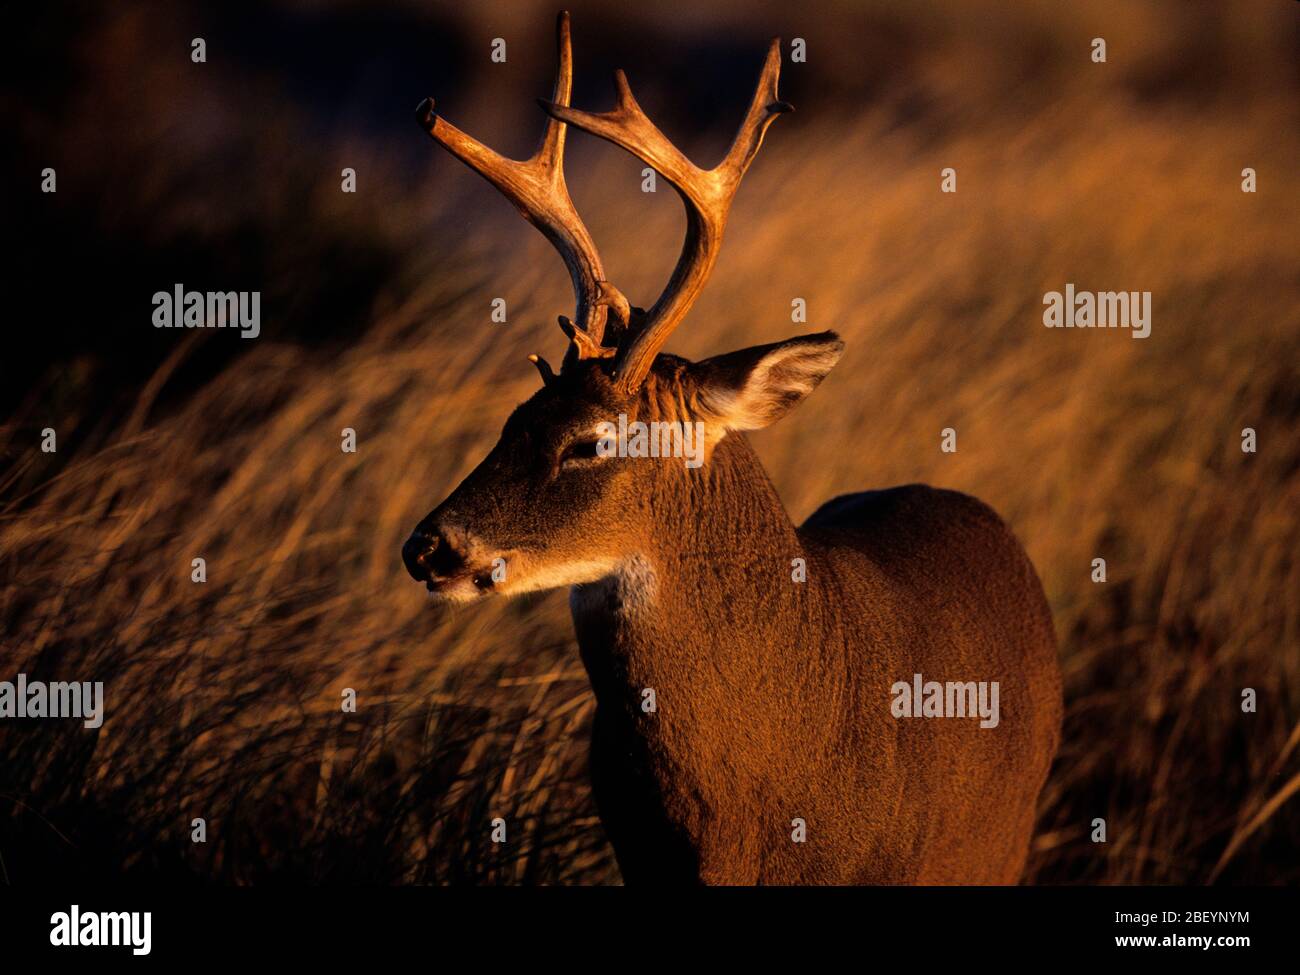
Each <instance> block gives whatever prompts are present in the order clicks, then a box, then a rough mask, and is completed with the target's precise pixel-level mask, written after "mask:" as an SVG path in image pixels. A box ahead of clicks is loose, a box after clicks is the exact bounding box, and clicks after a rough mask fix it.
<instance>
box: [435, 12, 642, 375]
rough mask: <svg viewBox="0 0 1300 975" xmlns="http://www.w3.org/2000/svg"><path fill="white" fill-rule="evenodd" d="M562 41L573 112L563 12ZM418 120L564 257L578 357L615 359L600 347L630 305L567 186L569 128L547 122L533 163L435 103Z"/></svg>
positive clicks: (561, 100)
mask: <svg viewBox="0 0 1300 975" xmlns="http://www.w3.org/2000/svg"><path fill="white" fill-rule="evenodd" d="M556 40H557V44H558V47H559V55H560V65H559V71H558V72H557V74H556V78H555V92H554V94H553V95H552V104H555V105H557V106H567V105H568V104H569V95H570V92H571V90H572V88H573V51H572V48H571V45H570V41H569V14H568V11H565V12H563V13H561V14H560V16H559V19H558V20H557V22H556ZM415 114H416V119H417V120H418V121H419V123H420V125H421V126H423V127H424V129H425V131H427V132H428V133H429V135H431V136H433V138H434V139H435V140H436V141H437V142H438V143H440V144H441V145H442V146H443V148H445V149H446V150H447V151H448V152H450V153H451V154H452V155H453V156H455V157H456V158H457V159H459V160H460V161H461V162H463V163H464V164H465V165H466V166H468V167H469V168H470V169H472V170H474V172H476V173H478V174H479V175H480V176H482V177H483V178H484V179H486V180H487V181H488V182H489V183H491V184H492V185H493V186H495V187H496V188H497V189H498V190H500V191H501V192H502V193H503V194H504V195H505V196H506V198H507V199H509V200H510V202H511V203H513V204H514V205H515V207H516V208H517V209H518V210H519V212H520V214H522V215H523V217H524V219H525V220H527V221H528V222H529V223H531V224H532V225H533V226H534V227H536V228H537V229H538V230H540V231H541V232H542V233H543V234H545V235H546V238H547V240H549V241H550V242H551V243H552V244H553V245H554V246H555V248H556V250H558V251H559V252H560V256H561V257H563V258H564V263H565V266H566V267H567V268H568V269H569V277H570V278H571V279H572V280H573V291H574V295H575V297H576V299H577V308H576V311H575V313H574V318H575V320H576V324H575V323H574V322H570V321H569V319H567V318H565V317H563V316H561V318H560V326H561V328H563V329H564V331H565V334H566V335H568V336H569V338H570V340H571V341H572V343H573V349H574V351H575V352H576V354H577V357H578V358H579V359H587V358H605V357H608V356H612V355H613V354H614V350H613V349H610V348H606V347H604V346H603V345H602V340H603V338H604V334H605V323H606V319H607V314H608V310H609V309H613V311H614V315H615V318H617V319H618V321H619V324H620V326H622V325H626V324H627V321H628V317H629V315H630V310H629V308H628V303H627V299H626V298H624V297H623V295H622V293H621V292H620V291H619V290H618V289H617V288H615V287H614V286H613V285H612V284H610V283H609V282H608V281H606V280H605V271H604V268H603V267H602V266H601V263H600V255H599V254H597V253H596V245H595V244H594V243H593V242H592V239H591V234H589V233H588V232H587V228H586V226H585V225H584V224H583V222H582V218H581V217H579V216H578V212H577V210H575V209H574V208H573V201H572V200H571V199H570V198H569V190H568V187H566V186H565V183H564V135H565V126H564V122H563V121H562V120H560V119H556V118H550V119H548V120H547V123H546V133H545V135H543V136H542V142H541V145H539V146H538V147H537V151H536V152H535V153H533V155H532V156H531V157H530V158H529V159H525V160H517V159H507V158H506V157H504V156H502V155H500V154H499V153H497V152H494V151H493V150H492V149H489V148H488V147H487V146H485V145H483V144H482V143H481V142H479V141H478V140H476V139H474V138H473V137H472V136H469V135H466V134H465V133H464V132H462V131H461V130H460V129H458V128H456V126H454V125H452V124H451V123H450V122H448V121H447V120H446V119H445V118H442V117H441V116H439V115H438V114H436V113H435V112H434V102H433V99H432V98H426V99H425V100H424V101H422V102H420V104H419V107H418V108H416V110H415Z"/></svg>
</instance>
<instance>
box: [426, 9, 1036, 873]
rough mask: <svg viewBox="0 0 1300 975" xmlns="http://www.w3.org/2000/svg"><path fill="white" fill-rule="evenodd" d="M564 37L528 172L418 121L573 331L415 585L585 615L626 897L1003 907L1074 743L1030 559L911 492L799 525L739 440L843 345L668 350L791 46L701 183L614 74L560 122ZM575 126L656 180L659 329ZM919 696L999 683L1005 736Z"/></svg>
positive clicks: (462, 493) (960, 499) (792, 399)
mask: <svg viewBox="0 0 1300 975" xmlns="http://www.w3.org/2000/svg"><path fill="white" fill-rule="evenodd" d="M559 35H560V64H561V70H560V77H559V80H558V81H557V84H556V95H555V98H554V100H553V101H551V102H545V103H543V107H544V108H545V109H546V111H547V112H548V113H549V114H550V115H551V122H550V123H549V124H548V127H547V133H546V136H545V138H544V139H543V142H542V146H541V148H539V150H538V153H537V155H535V156H534V157H533V158H532V159H530V160H528V161H526V162H515V161H512V160H507V159H503V158H502V157H500V156H497V155H496V154H495V153H493V152H492V151H491V150H490V149H487V148H486V147H484V146H481V145H480V144H478V143H477V142H474V140H472V139H471V138H470V137H469V136H466V135H465V134H464V133H462V132H460V130H458V129H455V128H454V127H452V126H450V125H449V124H447V123H446V122H445V121H443V120H442V119H440V118H437V117H436V116H435V115H434V114H433V112H432V101H431V100H429V101H426V102H425V103H422V105H421V109H420V112H419V116H420V120H421V122H422V124H423V125H425V127H426V128H427V129H428V131H429V133H430V134H431V135H432V136H433V137H434V138H435V139H437V140H438V141H439V142H441V143H442V144H443V145H445V146H446V147H447V148H448V149H449V150H451V151H452V152H453V153H454V154H455V155H456V156H457V157H458V158H460V159H462V160H463V161H465V162H466V163H467V164H468V165H470V166H471V168H473V169H475V170H476V171H478V172H479V173H480V174H482V175H483V176H485V177H486V178H487V179H489V181H491V182H493V184H494V185H497V186H498V187H499V188H501V190H502V192H503V193H505V195H507V196H508V197H509V198H510V199H511V200H512V201H513V202H515V203H516V205H517V206H519V207H520V209H521V210H522V211H523V212H524V214H525V216H527V217H528V219H529V220H531V221H533V222H534V223H535V224H537V226H538V227H539V228H540V229H542V230H543V231H544V232H545V233H546V235H547V236H548V237H549V238H550V239H551V240H552V241H553V242H555V244H556V246H557V248H558V249H559V250H560V252H561V254H562V255H563V256H564V258H565V262H566V264H567V265H568V266H569V270H570V276H571V278H572V280H573V282H574V287H575V290H576V292H577V321H574V322H570V321H569V320H568V319H563V318H562V319H561V325H562V327H563V328H564V331H565V333H566V335H568V336H569V339H570V342H571V345H570V348H569V352H568V354H567V355H566V357H565V362H564V367H563V369H562V370H561V372H560V373H559V374H558V375H557V374H556V373H554V372H553V371H552V370H551V369H550V367H549V366H548V365H546V364H545V363H544V362H542V361H541V360H540V359H539V358H538V357H535V356H534V357H530V358H532V359H533V361H534V362H535V363H536V364H537V366H538V369H539V371H540V372H541V374H542V378H543V387H542V389H541V390H539V391H538V392H537V393H536V394H535V395H534V396H533V397H532V398H531V399H530V400H529V401H528V402H526V403H524V404H522V405H521V406H520V407H519V408H518V409H517V410H516V411H515V413H514V414H513V415H512V416H511V417H510V419H509V420H508V421H507V422H506V425H505V428H504V430H503V432H502V436H501V440H500V442H499V443H498V444H497V446H496V447H495V448H494V449H493V450H492V451H491V452H490V453H489V454H488V456H487V457H486V458H485V459H484V460H483V462H482V463H481V464H480V465H479V466H478V467H477V468H475V470H474V471H473V472H472V473H471V474H470V475H469V476H468V477H467V478H466V479H465V480H464V481H463V482H462V483H461V485H460V486H459V487H457V489H456V490H455V491H454V492H453V493H452V494H451V495H450V496H449V497H448V498H447V499H446V500H445V501H443V502H442V503H441V504H440V505H438V506H437V508H435V509H434V510H433V511H432V512H430V514H429V515H428V516H427V517H426V518H425V519H423V520H422V521H421V522H420V524H419V525H418V526H417V527H416V529H415V531H414V532H413V534H412V536H411V538H410V539H409V540H408V541H407V543H406V545H405V546H404V547H403V550H402V556H403V560H404V561H405V563H406V567H407V569H408V571H409V572H410V574H411V575H412V576H413V577H414V578H416V579H417V580H419V581H421V582H424V583H425V584H426V586H427V588H428V589H429V592H430V593H431V594H433V595H434V596H436V597H438V598H439V599H443V600H449V601H456V602H471V601H474V600H477V599H481V598H484V597H485V596H487V595H490V594H500V595H507V596H509V595H513V594H515V593H519V592H526V591H531V590H539V589H550V588H558V587H564V586H570V587H572V588H571V591H570V604H571V607H572V611H573V619H574V626H575V631H576V634H577V638H578V644H579V649H580V652H581V655H582V659H583V662H584V665H585V666H586V668H587V671H588V674H589V675H590V678H591V682H592V686H593V688H594V690H595V694H596V698H597V712H596V717H595V722H594V726H593V734H592V755H591V771H592V784H593V791H594V793H595V798H596V802H597V805H598V807H599V810H600V814H601V819H602V821H603V823H604V824H605V827H606V831H607V833H608V835H609V838H610V841H611V843H612V845H613V847H614V850H615V853H616V854H617V856H618V861H619V865H620V868H621V869H622V871H623V875H624V878H625V879H626V880H627V881H628V882H629V883H638V882H670V883H698V882H705V883H740V884H753V883H841V884H843V883H1014V882H1015V881H1016V880H1017V879H1018V878H1019V876H1020V873H1021V871H1022V869H1023V866H1024V862H1025V857H1026V855H1027V851H1028V845H1029V839H1030V835H1031V832H1032V828H1033V822H1034V812H1035V804H1036V801H1037V796H1038V793H1039V790H1040V789H1041V788H1042V785H1043V782H1044V780H1045V778H1046V775H1047V771H1048V768H1049V766H1050V764H1051V761H1052V757H1053V755H1054V754H1055V751H1056V746H1057V742H1058V737H1059V729H1060V720H1061V686H1060V675H1059V670H1058V666H1057V662H1056V644H1055V637H1054V634H1053V629H1052V622H1051V616H1050V613H1049V611H1048V608H1047V604H1046V600H1045V599H1044V596H1043V592H1042V588H1041V586H1040V584H1039V582H1038V578H1037V576H1036V575H1035V573H1034V570H1033V567H1032V566H1031V565H1030V563H1029V560H1028V559H1027V557H1026V556H1025V554H1024V552H1023V551H1022V549H1021V548H1020V545H1019V544H1018V543H1017V542H1016V540H1015V538H1014V537H1013V536H1012V534H1011V532H1010V531H1009V530H1008V529H1007V528H1006V526H1005V525H1003V524H1002V522H1001V521H1000V520H999V519H998V517H997V516H996V515H995V514H994V513H993V512H992V511H991V510H990V509H989V508H988V507H986V506H985V505H983V504H982V503H981V502H979V501H976V500H975V499H973V498H970V497H967V496H965V495H962V494H958V493H956V492H952V491H941V490H935V489H932V488H928V487H924V486H921V485H911V486H908V487H901V488H893V489H890V490H886V491H871V492H865V493H862V494H854V495H846V496H844V497H840V498H837V499H835V500H833V501H831V502H829V503H827V504H825V505H823V506H822V508H821V509H819V510H818V511H817V512H816V513H814V514H813V516H812V517H811V518H809V519H808V520H807V522H805V523H804V524H803V525H802V526H801V527H799V528H796V527H795V526H794V524H793V523H792V522H791V520H790V518H789V516H788V515H787V514H786V512H785V509H784V507H783V506H782V504H781V501H780V499H779V498H778V496H777V494H776V491H775V489H774V488H773V487H772V485H771V483H770V481H769V480H768V478H767V475H766V474H765V472H764V471H763V469H762V466H761V465H760V464H759V462H758V460H757V458H756V457H755V455H754V453H753V451H752V450H751V449H750V447H749V445H748V443H747V442H746V440H745V439H744V437H743V435H742V433H743V431H746V430H755V429H759V428H761V427H764V426H767V425H768V424H770V423H772V422H774V421H776V420H777V419H779V418H780V417H781V416H783V415H784V414H785V413H786V412H788V411H789V410H790V409H792V408H793V407H794V406H795V405H797V404H798V403H799V402H801V401H802V400H803V399H804V398H806V397H807V396H808V395H809V394H810V393H811V392H812V390H813V389H814V388H816V386H817V385H818V384H819V383H820V382H821V380H822V379H823V378H824V377H825V376H826V374H827V373H828V372H829V371H830V369H831V368H832V367H833V366H834V364H835V363H836V361H838V359H839V357H840V354H841V352H842V351H843V343H842V342H840V341H839V339H838V337H837V336H836V335H834V333H829V332H826V333H820V334H816V335H803V336H799V337H797V338H794V339H790V340H787V341H785V342H778V343H773V344H770V345H763V346H755V347H752V348H749V349H743V350H740V351H738V352H733V353H729V354H726V355H722V356H715V357H713V358H710V359H706V360H703V361H700V362H689V361H687V360H684V359H680V358H677V357H675V356H670V355H664V354H661V353H660V351H659V350H660V348H661V346H662V344H663V342H664V340H665V339H666V337H667V335H668V333H669V332H670V331H671V330H672V328H674V327H675V326H676V325H677V324H678V323H679V322H680V321H681V319H682V318H683V317H684V316H685V314H686V312H687V311H688V310H689V307H690V304H691V302H692V301H693V300H694V297H695V296H696V295H697V294H698V292H699V289H700V288H701V287H702V286H703V283H704V281H705V280H706V278H707V276H708V273H709V271H710V270H711V268H712V266H713V262H714V259H715V258H716V253H717V248H718V246H719V245H720V242H721V235H722V230H723V227H724V226H725V222H726V215H727V210H728V207H729V205H730V201H731V197H732V195H733V194H734V192H735V190H736V188H737V186H738V184H739V182H740V178H741V177H742V176H743V174H744V171H745V169H746V168H747V167H748V165H749V164H750V162H751V161H752V160H753V157H754V154H755V153H756V152H757V150H758V146H759V145H760V144H761V141H762V137H763V133H764V131H765V130H766V128H767V126H768V124H769V123H770V122H771V121H772V118H773V117H775V115H777V114H779V113H780V112H782V111H787V110H789V106H787V105H785V104H784V103H783V102H779V101H777V100H776V86H777V74H778V72H779V64H780V58H779V48H778V46H777V44H776V42H774V43H773V46H772V48H771V49H770V50H769V52H768V58H767V61H766V63H765V65H764V69H763V73H762V76H761V77H760V80H759V84H758V87H757V90H756V92H755V96H754V100H753V102H752V103H751V106H750V110H749V113H748V114H747V116H746V119H745V122H744V123H743V124H742V126H741V130H740V134H739V135H738V136H737V139H736V142H735V144H734V145H733V147H732V149H731V151H730V152H729V153H728V154H727V157H726V158H725V159H724V160H723V162H722V163H720V164H719V166H718V167H717V168H715V169H714V170H710V171H708V172H705V171H702V170H699V169H697V168H696V167H695V166H694V165H693V164H692V163H690V161H689V160H687V159H686V158H685V157H684V156H682V154H681V153H680V152H679V151H678V150H676V149H675V148H674V147H672V146H671V144H670V143H668V142H667V140H666V138H665V137H664V136H663V134H662V133H661V132H659V130H658V129H656V128H655V127H654V126H653V124H652V123H651V122H650V121H649V120H648V119H647V118H646V117H645V115H644V113H642V112H641V110H640V108H639V106H637V104H636V102H635V100H634V99H633V98H632V95H631V91H630V89H629V88H628V86H627V82H626V79H624V78H623V77H622V75H621V73H620V75H619V78H618V82H619V84H618V88H619V100H618V105H617V106H616V108H615V109H614V110H612V111H610V112H606V113H603V114H600V115H593V114H591V113H587V112H579V111H577V110H574V109H571V108H569V107H568V92H569V87H570V77H569V71H570V67H571V56H570V53H569V37H568V19H567V15H562V16H561V19H560V25H559ZM564 123H567V124H572V125H576V126H578V127H580V128H584V129H586V130H588V131H591V132H593V133H595V134H597V135H601V136H602V137H604V138H607V139H610V140H611V141H613V142H615V143H617V144H619V145H621V146H623V147H624V148H626V149H628V150H629V151H630V152H633V153H634V154H636V155H638V156H639V157H640V158H642V159H643V160H645V161H646V162H648V163H650V164H651V165H653V166H655V168H656V169H658V170H659V171H660V172H661V173H663V174H664V175H665V177H667V178H668V179H669V180H670V182H671V183H672V184H673V185H674V187H675V188H676V189H677V190H678V192H679V193H680V194H681V196H682V199H683V201H684V202H685V204H686V208H687V216H688V230H687V239H686V243H685V246H684V247H683V251H682V256H681V258H680V260H679V262H678V266H677V269H676V270H675V271H674V274H673V278H672V280H671V281H670V282H669V285H668V288H667V289H666V290H665V292H664V294H663V295H662V296H661V297H660V299H659V300H658V301H657V302H656V303H655V305H654V306H653V307H652V308H651V309H650V310H649V311H648V312H644V311H641V310H640V309H635V308H632V307H631V306H630V305H629V304H628V302H627V301H626V299H625V298H623V296H622V295H621V294H620V293H619V292H618V291H617V289H615V288H614V287H613V286H612V285H610V284H609V282H607V281H605V280H604V272H603V270H602V267H601V264H600V261H599V258H598V256H597V255H596V254H595V251H594V247H593V245H592V244H591V240H590V236H589V235H588V234H587V232H586V230H585V228H583V227H582V225H581V222H580V221H579V220H578V218H577V215H576V213H575V212H574V211H573V207H572V204H571V203H570V202H569V199H568V195H567V191H565V190H564V183H563V174H562V152H563V144H564V132H563V129H564ZM610 340H612V342H613V344H612V345H611V344H609V342H610ZM615 417H617V418H619V424H618V426H619V428H620V429H623V428H625V427H626V426H627V421H629V420H632V421H636V422H638V423H659V424H661V425H663V424H668V425H671V424H675V423H677V424H687V423H689V424H692V425H694V427H693V428H698V429H700V430H701V431H703V435H702V437H703V439H702V442H703V444H704V451H703V457H704V460H703V463H702V464H694V465H688V464H684V463H682V461H681V460H680V459H675V458H673V457H671V456H654V457H647V456H635V455H634V456H624V455H622V454H614V453H610V452H609V451H608V450H606V449H605V448H606V447H608V443H607V439H608V435H607V434H605V433H601V432H598V431H605V430H608V429H610V428H611V426H612V425H613V420H614V418H615ZM797 559H799V560H803V564H804V565H805V566H806V570H805V571H806V577H804V578H802V579H799V578H796V576H795V574H794V573H793V572H792V564H793V563H794V560H797ZM499 565H504V566H507V567H508V569H507V571H506V572H505V574H504V576H502V575H501V574H500V573H498V572H496V571H494V567H496V566H499ZM917 674H920V675H924V676H925V678H926V679H927V680H938V681H958V682H986V683H990V684H995V685H996V686H997V687H998V688H999V690H1000V695H999V700H1000V702H1001V714H1000V720H998V721H997V723H996V726H991V727H982V726H981V722H980V721H979V719H978V718H977V717H901V716H898V715H896V713H895V712H894V710H893V708H892V707H891V688H893V687H894V686H895V685H897V684H898V683H899V682H910V681H912V680H913V677H914V675H917ZM649 692H653V699H654V702H655V706H654V708H653V709H647V708H646V707H645V705H646V702H647V701H648V700H649V696H650V695H649ZM796 821H797V822H798V823H799V824H802V825H800V826H797V824H796ZM796 836H797V838H798V839H799V840H801V841H798V842H797V841H796Z"/></svg>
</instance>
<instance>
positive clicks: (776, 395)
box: [691, 332, 844, 430]
mask: <svg viewBox="0 0 1300 975" xmlns="http://www.w3.org/2000/svg"><path fill="white" fill-rule="evenodd" d="M843 351H844V343H843V342H842V341H841V340H840V337H839V336H838V335H836V334H835V333H834V332H819V333H817V334H816V335H801V336H799V337H798V338H793V339H787V340H786V341H784V342H774V343H772V344H771V345H755V346H753V347H752V348H748V349H741V350H740V351H739V352H728V353H727V354H726V355H719V356H714V357H713V358H712V359H705V360H704V361H703V362H697V363H696V364H695V365H694V367H693V368H692V370H691V372H692V374H693V375H694V376H695V379H696V382H697V384H698V386H697V388H698V389H699V397H700V404H701V406H702V407H703V409H704V412H705V414H706V415H707V417H708V418H709V419H710V420H711V421H712V422H713V423H716V424H718V425H720V426H723V427H726V428H727V429H729V430H758V429H760V428H761V427H765V426H767V425H768V424H770V423H775V422H776V421H777V420H779V419H781V417H783V416H785V415H786V414H787V413H789V412H790V411H791V410H792V409H794V408H795V407H796V406H797V405H798V404H799V403H801V402H803V399H804V397H806V396H807V395H808V394H809V393H811V392H812V391H813V390H814V389H816V388H817V384H818V383H820V382H821V381H822V380H823V379H825V378H826V374H827V373H828V372H830V371H831V368H832V367H833V366H834V365H835V363H836V362H838V361H839V358H840V355H841V353H843Z"/></svg>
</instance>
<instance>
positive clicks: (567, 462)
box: [560, 440, 603, 469]
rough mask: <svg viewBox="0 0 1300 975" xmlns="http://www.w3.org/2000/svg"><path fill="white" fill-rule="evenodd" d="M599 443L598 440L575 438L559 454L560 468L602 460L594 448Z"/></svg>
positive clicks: (581, 465)
mask: <svg viewBox="0 0 1300 975" xmlns="http://www.w3.org/2000/svg"><path fill="white" fill-rule="evenodd" d="M599 444H600V440H575V441H574V442H573V443H571V444H569V446H567V447H565V448H564V453H562V454H560V467H561V469H567V468H572V467H585V466H586V465H588V464H590V463H592V462H593V461H597V460H602V459H603V458H602V457H601V456H600V454H599V453H598V452H597V449H596V448H597V446H598V445H599Z"/></svg>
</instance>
